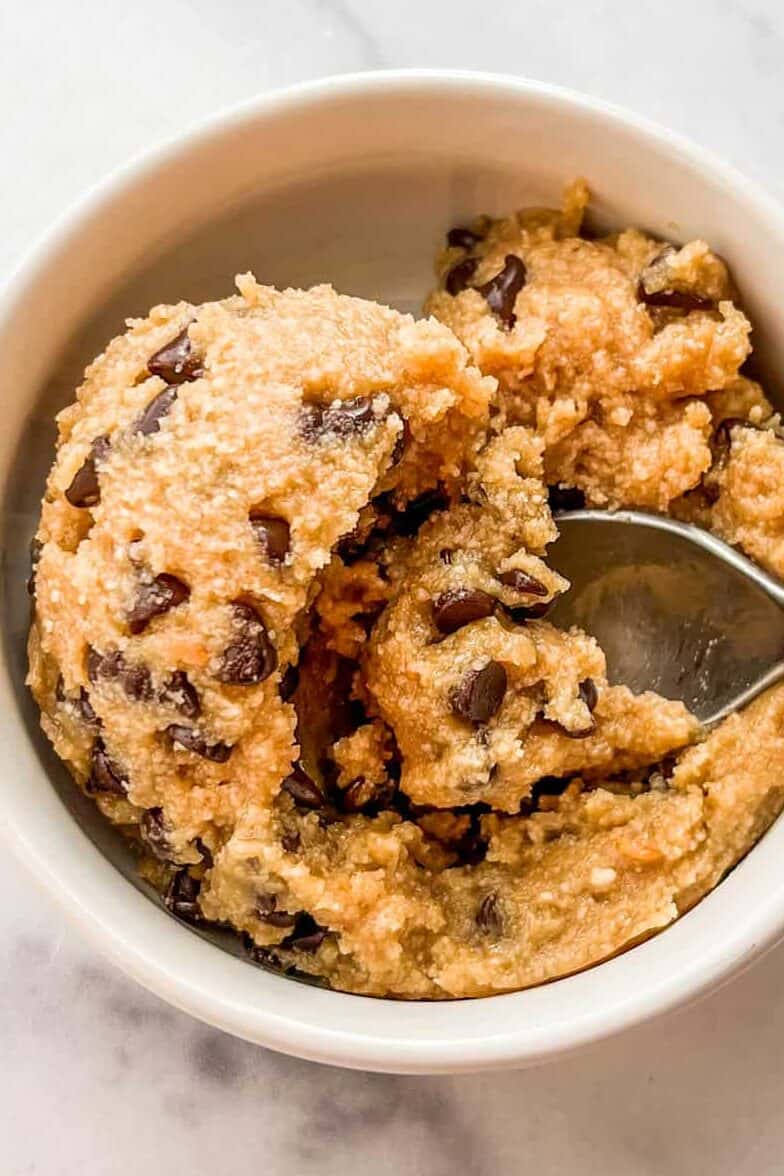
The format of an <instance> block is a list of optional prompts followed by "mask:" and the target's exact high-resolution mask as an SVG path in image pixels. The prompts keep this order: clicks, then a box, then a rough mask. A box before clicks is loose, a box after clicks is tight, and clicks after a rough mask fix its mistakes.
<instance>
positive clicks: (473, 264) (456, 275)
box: [444, 257, 479, 298]
mask: <svg viewBox="0 0 784 1176" xmlns="http://www.w3.org/2000/svg"><path fill="white" fill-rule="evenodd" d="M478 265H479V259H478V258H477V257H464V258H463V260H462V261H458V262H457V264H456V265H453V266H452V268H451V269H450V270H449V272H448V274H447V275H446V277H445V278H444V288H445V290H446V292H447V294H451V295H452V297H453V298H455V297H456V296H457V295H458V294H461V293H462V291H463V290H466V289H467V288H468V287H469V286H470V285H471V279H472V278H473V276H474V274H475V273H476V270H477V266H478Z"/></svg>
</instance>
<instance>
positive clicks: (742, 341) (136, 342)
mask: <svg viewBox="0 0 784 1176" xmlns="http://www.w3.org/2000/svg"><path fill="white" fill-rule="evenodd" d="M586 200H587V190H586V188H585V186H584V185H583V184H581V183H578V184H575V185H572V186H571V187H570V188H569V189H568V190H567V193H566V196H565V200H564V206H563V208H562V210H561V211H560V212H554V211H548V210H528V211H524V212H522V213H518V214H515V215H514V216H510V217H508V218H505V219H502V220H496V221H493V220H491V219H489V218H485V217H483V218H479V219H478V220H477V221H475V222H474V223H473V224H471V225H470V226H467V227H462V226H457V227H455V228H453V229H452V230H450V232H449V235H448V242H447V248H446V250H445V251H444V253H443V255H442V256H441V257H440V259H439V262H438V273H439V278H440V283H439V289H438V290H436V291H435V292H434V293H433V294H431V295H430V297H429V299H428V302H427V309H428V311H429V314H430V317H428V318H426V319H424V320H422V321H416V322H415V321H414V320H413V319H412V318H410V317H409V316H404V315H401V314H398V313H396V312H395V311H392V310H389V309H387V308H385V307H382V306H378V305H375V304H373V303H369V302H363V301H360V300H358V299H353V298H348V297H345V296H341V295H338V294H336V293H335V292H334V291H332V290H331V289H330V288H329V287H326V286H322V287H316V288H314V289H312V290H309V291H295V290H288V291H284V292H278V291H275V290H273V289H270V288H266V287H263V286H260V285H258V284H257V283H256V282H255V280H254V279H253V278H252V277H251V276H250V275H245V276H244V277H242V278H240V279H238V287H239V294H238V295H237V296H234V297H231V298H228V299H226V300H224V301H222V302H214V303H208V304H204V305H200V306H192V305H190V304H186V303H181V304H178V305H177V306H162V307H157V308H155V309H154V310H153V311H152V312H151V313H150V315H149V316H148V317H147V318H145V319H141V320H135V321H132V322H131V323H129V326H128V330H127V332H126V333H125V334H124V335H122V336H120V337H119V338H117V339H115V340H114V341H113V342H112V343H111V344H110V345H109V347H108V348H107V350H106V351H105V353H104V354H103V355H101V356H100V357H99V358H98V359H97V360H96V361H95V362H94V363H93V364H92V365H91V367H90V368H89V369H88V371H87V373H86V376H85V381H84V384H83V385H82V387H81V388H80V389H79V392H78V394H77V400H76V402H75V403H74V404H73V405H71V406H70V407H69V408H67V409H65V410H64V412H63V413H61V414H60V417H59V430H60V433H59V441H58V450H57V456H56V460H55V464H54V467H53V469H52V472H51V474H50V477H49V480H48V484H47V489H46V495H45V499H44V503H43V508H42V516H41V523H40V527H39V531H38V535H37V537H36V541H35V545H34V552H33V563H34V567H33V575H32V577H31V583H30V589H31V592H32V594H33V602H34V613H33V623H32V627H31V633H30V675H29V682H30V685H31V688H32V690H33V693H34V695H35V697H36V700H37V702H38V704H39V706H40V708H41V713H42V724H43V727H44V730H45V731H46V733H47V735H48V736H49V738H50V739H51V741H52V742H53V744H54V746H55V749H56V751H57V752H58V754H59V755H60V756H61V758H62V759H63V760H65V762H66V763H67V765H68V767H69V769H70V770H71V772H72V774H73V775H74V777H75V779H76V781H77V783H78V784H79V785H80V786H81V787H82V788H83V789H84V790H85V791H86V792H87V793H88V795H90V796H92V797H93V798H94V799H95V801H96V803H97V804H98V806H99V807H100V809H101V811H102V812H103V813H104V814H105V815H106V817H108V818H109V819H110V820H111V821H113V822H114V823H116V824H117V825H119V826H120V827H121V828H122V829H123V831H124V832H125V833H126V834H127V836H128V837H129V838H130V839H131V841H132V844H133V845H134V847H135V848H136V851H137V852H138V855H139V862H140V869H141V871H142V873H143V875H144V876H145V878H147V879H148V880H149V881H150V882H151V883H153V885H154V886H156V887H157V888H158V889H159V890H160V892H161V893H162V895H163V900H164V903H165V905H166V906H167V908H168V909H169V910H170V911H171V912H172V913H173V914H174V915H176V916H177V917H178V918H180V919H182V920H184V921H185V922H188V923H191V924H194V925H201V926H208V925H210V924H212V923H215V924H220V925H222V926H226V925H228V926H231V927H233V928H234V929H235V930H236V931H237V932H238V933H239V934H240V935H241V936H242V938H243V941H244V944H245V947H246V950H247V953H248V955H249V957H250V959H251V960H253V961H254V962H256V963H259V964H262V965H264V966H268V967H273V968H276V969H282V970H284V971H287V972H290V973H292V974H294V975H299V976H308V977H311V978H313V979H314V980H317V981H319V982H322V983H326V984H329V985H331V986H333V987H335V988H339V989H344V990H346V991H351V992H357V993H368V994H375V995H392V996H397V997H404V998H410V999H417V998H426V999H437V998H445V997H461V996H478V995H485V994H492V993H495V992H502V991H508V990H510V989H515V988H520V987H524V986H526V985H531V984H537V983H540V982H542V981H545V980H549V979H552V978H554V977H557V976H560V975H564V974H567V973H569V972H573V971H575V970H577V969H580V968H583V967H586V966H588V965H590V964H594V963H597V962H599V961H600V960H602V959H606V958H607V957H608V956H610V955H612V954H614V953H616V952H618V951H620V950H622V949H623V948H625V947H628V946H631V945H633V944H634V943H636V942H638V941H639V940H640V939H642V938H644V937H646V936H648V935H650V934H652V933H654V932H656V931H658V930H659V929H661V928H662V927H664V926H666V925H667V924H668V923H669V922H671V921H672V920H673V919H675V918H677V917H678V915H679V914H680V913H681V912H682V911H683V910H685V909H687V908H688V907H689V906H691V905H692V904H693V903H695V902H696V901H697V900H698V899H699V898H700V897H701V896H702V895H704V894H705V893H706V892H707V891H708V890H710V889H711V888H712V887H713V886H715V885H716V883H717V882H718V881H719V880H720V879H721V877H722V876H723V874H724V873H725V872H726V871H727V870H728V869H729V868H730V867H731V866H732V865H733V864H734V863H735V862H736V861H737V860H738V859H739V858H740V857H741V856H742V855H743V854H744V853H745V852H746V851H747V850H748V849H749V848H750V847H751V846H752V845H753V844H754V841H755V840H756V839H757V838H758V837H759V836H760V835H761V833H762V832H763V831H764V830H765V828H766V827H767V826H768V825H769V823H770V822H771V821H772V820H773V819H774V818H775V816H776V815H777V814H778V812H779V811H780V809H781V808H782V805H784V788H782V785H781V783H780V780H779V775H780V773H779V772H778V771H777V769H776V766H775V765H776V764H777V762H778V757H779V755H780V753H781V750H782V738H781V735H780V731H781V730H782V724H784V687H778V688H776V689H774V690H771V691H769V692H768V693H767V694H766V695H764V696H763V697H762V698H760V699H759V700H758V701H757V702H756V703H754V704H753V706H751V707H749V708H748V709H747V710H746V711H745V712H744V713H742V714H741V715H738V716H735V717H733V718H731V719H729V720H727V721H726V722H725V723H724V724H722V726H721V727H719V728H718V729H717V730H715V731H714V732H713V733H712V734H711V735H710V736H709V737H707V738H704V737H703V736H702V733H701V732H700V730H699V727H698V725H697V723H696V721H695V719H694V718H693V716H691V715H690V714H689V713H688V711H687V710H686V709H685V707H684V706H683V705H682V704H681V703H680V702H679V701H678V700H674V699H663V698H661V697H659V696H657V695H654V694H643V695H639V696H635V695H634V694H632V693H631V691H630V690H628V689H627V688H626V687H625V686H624V685H623V684H619V683H613V684H611V683H609V682H608V681H607V676H606V669H605V662H604V657H603V654H602V652H601V650H600V649H599V647H598V646H597V644H596V642H595V641H594V640H593V638H592V637H591V636H590V634H586V633H583V632H580V631H579V630H576V629H573V630H570V631H568V632H566V631H561V630H559V629H557V628H555V627H554V626H553V625H552V624H551V623H550V622H549V621H548V619H547V613H548V610H549V608H550V606H551V604H552V602H553V601H554V600H555V599H556V598H557V597H558V596H559V595H560V594H562V593H564V592H567V591H568V590H569V585H568V583H567V581H566V580H564V579H563V577H562V576H560V575H559V574H558V573H557V572H556V571H555V570H553V569H552V568H551V567H550V566H549V565H548V561H547V548H548V545H549V544H550V543H551V542H552V541H553V540H554V538H555V537H556V535H557V530H556V526H557V519H556V520H555V521H554V520H553V517H552V515H551V504H555V505H561V504H564V503H568V504H569V505H571V506H574V505H579V504H581V503H584V502H587V503H589V504H591V505H599V506H617V505H636V506H644V507H647V508H653V509H657V510H668V511H670V512H671V513H673V514H676V515H678V516H679V517H682V518H686V519H689V520H691V521H693V522H696V523H698V524H699V525H702V526H707V527H710V528H712V529H713V530H715V531H716V532H717V533H718V534H720V535H722V536H723V537H724V538H726V539H728V540H729V541H730V542H732V543H735V544H737V545H739V546H740V547H742V548H743V549H744V550H745V551H746V552H747V553H748V554H749V555H751V556H752V557H753V558H755V559H757V560H758V561H759V562H760V563H762V564H764V565H765V566H766V567H768V568H769V569H771V570H772V571H774V572H776V573H777V574H783V573H784V523H782V518H784V503H782V501H781V495H782V490H781V486H782V484H784V483H783V481H782V475H784V457H782V450H783V449H784V447H782V445H781V442H780V440H779V434H780V422H779V418H778V416H777V415H776V414H775V412H774V410H773V408H772V406H771V404H770V403H769V402H768V400H767V399H766V397H765V395H764V393H763V391H762V389H761V388H760V387H759V385H758V384H756V383H754V382H753V381H751V380H750V379H748V378H747V377H746V376H745V375H744V374H743V373H742V372H741V370H740V369H741V366H742V364H743V362H744V360H745V358H746V357H747V355H748V353H749V331H750V326H749V323H748V321H747V320H746V318H745V316H744V315H743V313H742V311H741V310H740V309H739V308H738V307H737V305H736V294H735V291H734V289H733V286H732V283H731V280H730V277H729V275H728V273H727V269H726V266H725V265H724V263H723V261H722V260H721V259H720V258H719V257H717V256H716V255H715V254H713V253H712V252H711V250H710V249H709V247H708V246H707V245H706V244H704V243H703V242H699V241H697V242H691V243H689V244H687V245H685V246H683V247H682V248H677V247H675V246H671V245H668V244H667V243H664V242H661V241H655V240H653V239H651V238H650V237H648V236H646V235H645V234H643V233H640V232H637V231H636V230H627V231H626V232H622V233H619V234H614V235H611V236H605V237H598V238H597V237H595V236H594V237H591V238H590V239H589V238H588V237H587V236H586V235H581V233H580V230H581V222H582V215H583V211H584V207H585V204H586Z"/></svg>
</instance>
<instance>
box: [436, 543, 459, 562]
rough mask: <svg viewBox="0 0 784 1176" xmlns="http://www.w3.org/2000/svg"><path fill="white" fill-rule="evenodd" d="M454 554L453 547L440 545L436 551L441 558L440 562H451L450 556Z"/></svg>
mask: <svg viewBox="0 0 784 1176" xmlns="http://www.w3.org/2000/svg"><path fill="white" fill-rule="evenodd" d="M454 554H455V552H454V548H453V547H442V548H441V550H440V551H439V553H438V558H439V559H440V560H441V563H445V564H451V563H452V556H453V555H454Z"/></svg>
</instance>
